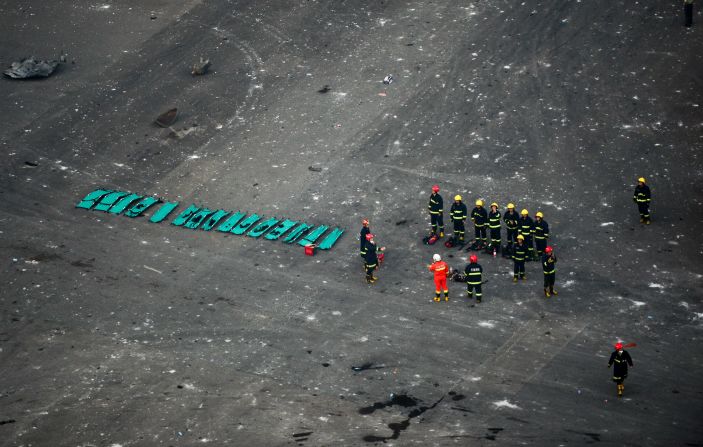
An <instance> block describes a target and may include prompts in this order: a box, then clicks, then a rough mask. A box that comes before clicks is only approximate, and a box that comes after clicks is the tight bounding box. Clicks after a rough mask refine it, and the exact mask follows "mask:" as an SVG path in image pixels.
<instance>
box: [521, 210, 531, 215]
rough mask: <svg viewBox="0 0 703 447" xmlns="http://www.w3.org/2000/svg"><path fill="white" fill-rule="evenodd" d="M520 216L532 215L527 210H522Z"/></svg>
mask: <svg viewBox="0 0 703 447" xmlns="http://www.w3.org/2000/svg"><path fill="white" fill-rule="evenodd" d="M520 214H522V215H523V216H527V215H528V214H530V213H529V212H528V211H527V210H522V211H520Z"/></svg>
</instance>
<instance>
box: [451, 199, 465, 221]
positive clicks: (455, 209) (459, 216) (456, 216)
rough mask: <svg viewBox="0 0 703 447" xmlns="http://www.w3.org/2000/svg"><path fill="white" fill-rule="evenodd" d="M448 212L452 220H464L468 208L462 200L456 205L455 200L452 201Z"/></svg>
mask: <svg viewBox="0 0 703 447" xmlns="http://www.w3.org/2000/svg"><path fill="white" fill-rule="evenodd" d="M449 213H450V214H451V215H452V220H465V219H466V217H467V213H468V210H467V209H466V205H464V203H463V202H459V204H458V205H457V203H456V202H454V203H452V208H451V210H450V211H449Z"/></svg>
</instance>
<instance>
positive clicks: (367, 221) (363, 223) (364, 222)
mask: <svg viewBox="0 0 703 447" xmlns="http://www.w3.org/2000/svg"><path fill="white" fill-rule="evenodd" d="M368 224H369V220H368V219H363V220H362V221H361V225H363V226H367V225H368Z"/></svg>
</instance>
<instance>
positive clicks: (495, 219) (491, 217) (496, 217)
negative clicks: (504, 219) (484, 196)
mask: <svg viewBox="0 0 703 447" xmlns="http://www.w3.org/2000/svg"><path fill="white" fill-rule="evenodd" d="M488 228H492V229H494V230H495V229H496V228H500V211H497V210H496V212H495V213H494V212H493V211H491V212H489V213H488Z"/></svg>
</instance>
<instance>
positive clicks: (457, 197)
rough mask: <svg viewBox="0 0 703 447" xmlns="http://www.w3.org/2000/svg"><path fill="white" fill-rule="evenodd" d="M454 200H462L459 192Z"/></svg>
mask: <svg viewBox="0 0 703 447" xmlns="http://www.w3.org/2000/svg"><path fill="white" fill-rule="evenodd" d="M454 200H456V201H459V202H461V196H460V195H459V194H457V195H455V196H454Z"/></svg>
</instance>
